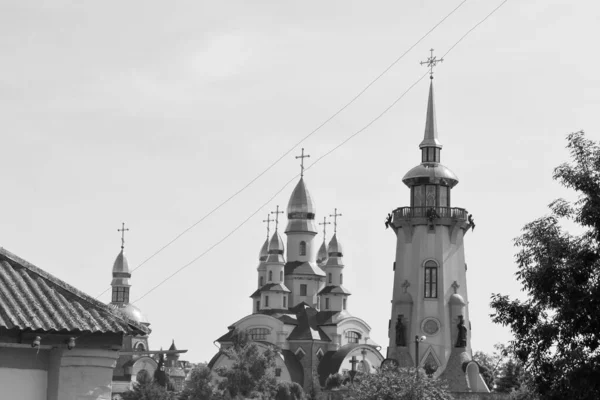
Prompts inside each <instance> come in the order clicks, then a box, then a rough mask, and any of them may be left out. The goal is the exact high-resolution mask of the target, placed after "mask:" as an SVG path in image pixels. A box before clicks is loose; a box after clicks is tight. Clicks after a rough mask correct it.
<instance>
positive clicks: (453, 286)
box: [451, 281, 460, 294]
mask: <svg viewBox="0 0 600 400" xmlns="http://www.w3.org/2000/svg"><path fill="white" fill-rule="evenodd" d="M451 286H452V289H454V294H456V293H457V292H458V288H459V287H460V285H459V284H458V282H456V281H454V282H453V283H452V285H451Z"/></svg>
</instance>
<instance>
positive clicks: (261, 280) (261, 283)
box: [258, 276, 263, 287]
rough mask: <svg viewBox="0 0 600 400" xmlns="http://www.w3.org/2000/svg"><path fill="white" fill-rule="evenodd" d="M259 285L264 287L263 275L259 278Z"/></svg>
mask: <svg viewBox="0 0 600 400" xmlns="http://www.w3.org/2000/svg"><path fill="white" fill-rule="evenodd" d="M258 286H260V287H262V286H263V277H262V276H261V277H260V279H259V284H258Z"/></svg>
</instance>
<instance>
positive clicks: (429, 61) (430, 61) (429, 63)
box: [421, 49, 444, 79]
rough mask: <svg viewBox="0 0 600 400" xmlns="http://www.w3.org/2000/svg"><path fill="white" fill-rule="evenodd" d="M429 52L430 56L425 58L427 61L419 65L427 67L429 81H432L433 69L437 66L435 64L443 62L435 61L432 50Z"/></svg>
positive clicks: (440, 60)
mask: <svg viewBox="0 0 600 400" xmlns="http://www.w3.org/2000/svg"><path fill="white" fill-rule="evenodd" d="M429 51H431V56H430V57H428V58H427V61H421V65H423V64H426V65H427V66H428V67H429V79H433V67H435V66H436V65H437V63H439V62H442V61H444V59H443V58H440V59H439V60H438V59H437V57H436V56H434V55H433V49H431V50H429Z"/></svg>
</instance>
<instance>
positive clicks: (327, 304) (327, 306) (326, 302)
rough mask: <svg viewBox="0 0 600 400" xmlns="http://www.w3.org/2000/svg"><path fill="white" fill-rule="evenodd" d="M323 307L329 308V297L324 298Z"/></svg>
mask: <svg viewBox="0 0 600 400" xmlns="http://www.w3.org/2000/svg"><path fill="white" fill-rule="evenodd" d="M325 309H326V310H329V299H328V298H326V299H325Z"/></svg>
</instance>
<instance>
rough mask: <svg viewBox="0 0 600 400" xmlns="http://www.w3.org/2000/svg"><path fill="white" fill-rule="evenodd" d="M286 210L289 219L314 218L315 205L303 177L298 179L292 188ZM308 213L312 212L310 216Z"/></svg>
mask: <svg viewBox="0 0 600 400" xmlns="http://www.w3.org/2000/svg"><path fill="white" fill-rule="evenodd" d="M287 212H288V218H290V219H291V218H295V219H300V218H302V219H307V218H308V219H314V216H315V212H316V207H315V203H314V202H313V200H312V197H311V196H310V193H309V192H308V189H307V188H306V184H305V183H304V178H300V181H299V182H298V184H297V185H296V187H295V188H294V191H293V192H292V196H291V197H290V202H289V203H288V207H287ZM310 214H312V218H311V216H310Z"/></svg>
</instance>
